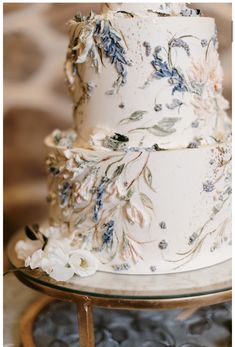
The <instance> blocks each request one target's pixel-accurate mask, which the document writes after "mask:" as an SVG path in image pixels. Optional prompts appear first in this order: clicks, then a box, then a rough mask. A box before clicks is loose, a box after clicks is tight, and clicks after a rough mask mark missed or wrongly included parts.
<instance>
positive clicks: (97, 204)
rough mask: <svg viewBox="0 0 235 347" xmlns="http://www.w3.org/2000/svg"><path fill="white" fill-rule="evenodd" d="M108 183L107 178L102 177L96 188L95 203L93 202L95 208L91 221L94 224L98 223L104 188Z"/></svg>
mask: <svg viewBox="0 0 235 347" xmlns="http://www.w3.org/2000/svg"><path fill="white" fill-rule="evenodd" d="M108 181H109V178H108V177H107V176H103V177H102V178H101V182H100V184H99V186H98V187H97V196H96V201H95V206H94V211H93V221H94V222H95V223H96V222H98V219H99V212H100V210H101V209H102V207H103V196H104V192H105V187H106V185H107V183H108Z"/></svg>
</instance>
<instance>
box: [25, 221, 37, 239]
mask: <svg viewBox="0 0 235 347" xmlns="http://www.w3.org/2000/svg"><path fill="white" fill-rule="evenodd" d="M25 234H26V236H27V237H28V238H29V239H30V240H32V241H36V240H38V238H37V236H36V233H35V231H34V230H33V229H32V228H30V227H29V226H28V225H26V226H25Z"/></svg>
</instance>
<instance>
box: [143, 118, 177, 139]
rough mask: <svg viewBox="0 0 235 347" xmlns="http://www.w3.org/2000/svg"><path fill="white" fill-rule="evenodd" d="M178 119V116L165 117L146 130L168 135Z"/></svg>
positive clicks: (171, 132) (154, 133)
mask: <svg viewBox="0 0 235 347" xmlns="http://www.w3.org/2000/svg"><path fill="white" fill-rule="evenodd" d="M178 120H180V118H178V117H165V118H163V119H162V120H160V122H158V123H157V124H155V125H153V126H152V127H149V128H147V130H148V132H150V133H151V134H153V135H155V136H168V135H171V134H173V133H174V132H175V131H176V130H175V128H173V127H174V125H175V124H176V122H178Z"/></svg>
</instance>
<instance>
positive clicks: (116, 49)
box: [94, 20, 129, 84]
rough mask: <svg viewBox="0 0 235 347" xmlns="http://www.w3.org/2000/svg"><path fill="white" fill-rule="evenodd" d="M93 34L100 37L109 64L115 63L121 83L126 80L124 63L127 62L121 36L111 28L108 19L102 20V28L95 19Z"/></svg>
mask: <svg viewBox="0 0 235 347" xmlns="http://www.w3.org/2000/svg"><path fill="white" fill-rule="evenodd" d="M94 36H97V37H99V38H100V41H101V44H100V47H101V48H103V50H104V53H105V56H106V57H107V58H110V61H111V64H115V67H116V70H117V72H118V74H119V75H120V76H121V77H122V83H123V84H124V83H125V82H126V76H127V71H126V67H125V65H129V62H128V61H127V59H126V58H125V53H126V52H125V50H124V48H123V47H122V45H121V37H120V36H119V35H118V33H117V32H115V30H114V29H113V27H112V25H111V24H110V22H109V21H107V20H106V21H104V25H103V29H102V25H101V21H97V23H96V28H95V32H94Z"/></svg>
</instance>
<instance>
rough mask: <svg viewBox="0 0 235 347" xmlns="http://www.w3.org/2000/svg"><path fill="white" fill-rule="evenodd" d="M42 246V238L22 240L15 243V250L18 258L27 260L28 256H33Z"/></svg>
mask: <svg viewBox="0 0 235 347" xmlns="http://www.w3.org/2000/svg"><path fill="white" fill-rule="evenodd" d="M41 247H42V242H41V241H40V240H35V241H31V240H27V241H23V240H20V241H18V242H17V244H16V245H15V251H16V254H17V257H18V259H21V260H25V259H26V258H27V257H29V256H31V255H32V254H33V253H34V252H35V251H36V250H38V249H39V248H41Z"/></svg>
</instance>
